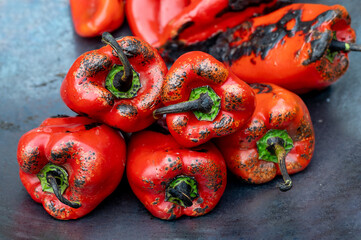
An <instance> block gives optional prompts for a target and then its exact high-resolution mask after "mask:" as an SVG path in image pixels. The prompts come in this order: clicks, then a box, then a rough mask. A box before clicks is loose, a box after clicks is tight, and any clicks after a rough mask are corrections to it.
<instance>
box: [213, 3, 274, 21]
mask: <svg viewBox="0 0 361 240" xmlns="http://www.w3.org/2000/svg"><path fill="white" fill-rule="evenodd" d="M270 2H272V0H229V1H228V6H227V7H226V8H224V9H222V10H221V11H220V12H219V13H217V15H216V18H219V17H222V16H223V15H224V14H226V13H228V12H240V11H243V10H245V9H246V8H249V7H257V6H259V5H261V4H263V3H270Z"/></svg>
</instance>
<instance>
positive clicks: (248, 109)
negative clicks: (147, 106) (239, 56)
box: [154, 52, 255, 147]
mask: <svg viewBox="0 0 361 240" xmlns="http://www.w3.org/2000/svg"><path fill="white" fill-rule="evenodd" d="M162 102H163V104H164V105H165V106H166V107H163V108H159V109H157V110H155V111H154V114H155V115H156V116H157V115H162V114H167V116H166V121H167V126H168V128H169V131H170V133H171V134H172V135H173V137H174V138H175V139H176V140H177V141H178V143H180V144H182V145H183V146H186V147H193V146H197V145H200V144H202V143H205V142H207V141H208V140H210V139H211V138H214V137H221V136H225V135H228V134H231V133H234V132H235V131H236V130H238V129H239V128H241V127H242V125H243V124H245V123H246V122H247V121H248V119H249V118H250V117H251V116H252V113H253V110H254V108H255V101H254V93H253V91H252V89H251V88H250V87H249V86H248V85H247V84H246V83H244V82H243V81H241V80H240V79H238V78H237V77H236V76H235V75H234V74H233V73H232V72H231V71H229V70H228V69H227V68H226V67H225V66H224V65H223V64H222V63H221V62H219V61H217V60H216V59H215V58H213V57H212V56H210V55H209V54H206V53H203V52H189V53H186V54H184V55H182V56H181V57H180V58H179V59H177V61H176V62H175V63H174V64H173V66H172V67H171V68H170V69H169V72H168V74H167V75H166V78H165V80H164V84H163V90H162Z"/></svg>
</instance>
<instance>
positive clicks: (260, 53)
mask: <svg viewBox="0 0 361 240" xmlns="http://www.w3.org/2000/svg"><path fill="white" fill-rule="evenodd" d="M350 22H351V19H350V16H349V15H348V13H347V11H346V9H345V8H344V7H342V6H340V5H335V6H326V5H321V4H291V5H288V6H286V7H283V8H281V9H279V10H277V11H274V12H272V13H269V14H267V15H264V16H260V17H256V18H252V19H251V20H249V21H247V22H245V23H243V24H241V25H238V26H236V27H234V28H232V29H229V30H228V31H225V32H224V33H221V34H218V35H216V36H214V37H212V38H210V39H208V40H207V41H205V42H202V43H199V44H196V45H193V46H189V47H187V48H184V46H182V45H179V47H180V49H181V52H182V51H191V50H193V49H197V50H200V51H205V52H208V53H210V54H211V55H212V56H214V57H215V58H217V59H218V60H220V61H222V62H223V63H225V64H226V65H229V66H230V68H231V70H232V71H233V72H234V73H235V74H236V75H237V76H238V77H239V78H241V79H242V80H244V81H246V82H248V83H255V82H269V83H274V84H277V85H279V86H282V87H284V88H286V89H288V90H291V91H294V92H296V93H305V92H308V91H310V90H313V89H322V88H325V87H327V86H329V85H330V84H332V83H333V82H335V81H336V80H337V79H338V78H339V77H340V76H342V74H343V73H345V71H346V70H347V67H348V64H349V60H348V57H347V55H348V53H347V51H349V50H359V49H360V47H359V46H356V45H354V44H352V43H353V42H354V41H355V32H354V30H353V29H352V28H351V27H350ZM172 46H173V48H174V46H176V44H174V43H173V45H172ZM173 50H175V51H177V50H178V49H177V48H174V49H173ZM170 55H171V54H170ZM175 57H176V56H175Z"/></svg>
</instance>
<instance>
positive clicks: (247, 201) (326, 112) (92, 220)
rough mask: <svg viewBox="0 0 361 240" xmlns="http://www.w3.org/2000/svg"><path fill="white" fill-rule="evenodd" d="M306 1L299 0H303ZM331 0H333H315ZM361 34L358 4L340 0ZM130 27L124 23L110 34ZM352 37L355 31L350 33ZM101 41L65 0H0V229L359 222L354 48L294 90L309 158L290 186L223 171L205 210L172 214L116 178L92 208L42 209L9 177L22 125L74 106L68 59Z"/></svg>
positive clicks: (352, 229) (85, 233)
mask: <svg viewBox="0 0 361 240" xmlns="http://www.w3.org/2000/svg"><path fill="white" fill-rule="evenodd" d="M303 2H306V1H303ZM316 2H323V3H327V4H336V3H337V2H339V1H326V0H324V1H316ZM342 2H343V4H344V6H346V8H347V9H348V10H349V12H350V15H351V17H352V20H353V22H352V26H353V28H354V29H355V31H356V32H357V33H358V34H361V27H360V26H359V25H360V23H361V16H360V15H361V14H360V13H361V4H360V3H359V1H357V0H348V1H342ZM129 34H131V33H130V31H129V29H128V28H127V26H126V24H125V25H123V27H122V28H121V29H119V30H117V31H116V32H114V35H115V36H116V37H119V36H121V35H129ZM359 42H361V40H359ZM100 46H102V44H101V42H100V38H93V39H83V38H80V37H78V36H77V35H76V34H75V33H74V31H73V27H72V22H71V18H70V9H69V6H68V0H0V92H1V104H0V113H1V114H0V143H1V144H0V239H129V238H131V239H134V238H138V239H143V238H147V239H148V238H154V239H159V238H161V239H167V238H177V239H183V238H211V239H220V238H225V237H226V238H237V239H240V238H244V239H262V238H264V239H266V238H267V239H276V238H278V239H319V238H320V239H330V238H331V239H332V238H342V239H348V238H349V239H356V238H357V237H359V236H360V231H361V200H360V196H361V188H360V183H361V168H360V159H361V134H360V132H361V128H360V127H361V123H360V117H361V107H360V103H361V101H360V99H361V86H360V77H361V76H360V75H361V69H360V67H359V66H360V60H361V53H351V54H350V61H351V64H350V67H349V70H348V72H347V73H346V74H345V75H344V76H343V77H342V79H340V80H339V81H338V82H337V83H336V84H334V85H333V86H332V87H330V88H328V89H326V90H324V91H321V92H316V93H310V94H307V95H303V96H302V98H303V99H304V101H305V103H306V104H307V106H308V107H309V110H310V113H311V117H312V119H313V123H314V127H315V132H316V150H315V154H314V157H313V159H312V161H311V164H310V165H309V167H308V168H307V169H306V170H305V171H304V172H301V173H299V174H296V175H293V176H292V178H293V181H294V188H293V189H292V190H291V191H289V192H286V193H282V192H280V191H279V190H278V189H277V188H276V184H277V182H279V181H280V180H281V179H277V180H275V181H273V182H270V183H268V184H265V185H261V186H254V185H248V184H244V183H241V182H239V181H238V180H237V179H236V178H235V177H233V176H229V183H228V185H227V188H226V191H225V194H224V196H223V197H222V199H221V201H220V202H219V204H218V206H217V207H216V208H215V209H214V210H213V211H212V212H211V213H209V214H207V215H205V216H203V217H199V218H189V217H182V218H180V219H178V220H176V221H170V222H167V221H162V220H158V219H156V218H153V217H152V216H151V215H150V214H149V213H148V212H147V211H146V210H145V208H144V207H143V206H142V204H141V203H140V202H139V201H138V200H137V199H136V197H135V196H134V194H133V193H132V192H131V190H130V188H129V186H128V183H127V181H126V179H125V178H123V181H122V183H121V184H120V186H119V187H118V189H117V190H116V191H115V192H114V193H113V194H112V195H111V196H110V197H108V198H107V199H106V200H105V201H104V202H103V203H102V204H100V205H99V206H98V207H97V208H96V210H94V211H93V212H91V213H90V214H89V215H87V216H85V217H84V218H81V219H78V220H75V221H59V220H55V219H53V218H52V217H50V216H49V215H48V214H47V213H46V212H45V210H43V207H42V206H41V205H40V204H37V203H35V202H33V201H32V199H31V198H30V196H29V195H28V193H27V192H26V191H25V189H24V188H23V186H22V184H21V182H20V179H19V177H18V165H17V161H16V149H17V143H18V140H19V138H20V137H21V135H22V134H24V133H25V132H27V131H29V130H30V129H32V128H35V127H37V126H38V125H39V124H40V123H41V122H42V121H43V120H44V119H45V118H47V117H49V116H52V115H56V114H69V115H75V114H74V113H72V112H71V111H70V110H68V109H67V107H66V106H65V105H64V103H63V102H62V101H61V98H60V96H59V87H60V85H61V82H62V80H63V78H64V76H65V74H66V73H67V70H68V69H69V68H70V66H71V64H72V63H73V62H74V60H75V59H76V58H77V57H78V56H79V55H80V54H81V53H83V52H84V51H88V50H92V49H94V48H98V47H100Z"/></svg>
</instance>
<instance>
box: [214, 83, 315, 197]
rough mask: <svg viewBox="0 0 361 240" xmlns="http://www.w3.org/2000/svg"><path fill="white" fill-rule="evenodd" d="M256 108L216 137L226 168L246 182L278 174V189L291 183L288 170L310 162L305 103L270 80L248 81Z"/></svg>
mask: <svg viewBox="0 0 361 240" xmlns="http://www.w3.org/2000/svg"><path fill="white" fill-rule="evenodd" d="M251 86H252V88H253V89H254V91H255V92H256V109H255V111H254V114H253V116H252V118H251V119H250V121H249V122H248V124H246V125H245V126H244V127H243V128H242V129H240V130H239V131H237V132H236V133H234V134H232V135H229V136H226V137H223V138H219V139H217V140H216V145H217V146H218V147H219V149H220V150H221V152H222V154H223V156H224V158H225V161H226V163H227V167H228V169H229V170H230V171H231V172H232V173H234V174H235V175H236V176H238V177H240V178H242V179H244V180H245V181H247V182H250V183H255V184H261V183H265V182H268V181H271V180H272V179H274V178H275V177H276V176H277V175H282V176H283V178H284V181H285V183H284V184H281V185H280V189H281V190H282V191H287V190H289V189H290V188H291V187H292V180H291V178H290V177H289V174H293V173H297V172H299V171H302V170H303V169H305V168H306V167H307V165H308V164H309V163H310V160H311V158H312V155H313V151H314V146H315V136H314V131H313V126H312V122H311V118H310V115H309V112H308V110H307V107H306V106H305V104H304V103H303V101H302V100H301V98H300V97H298V96H297V95H296V94H294V93H292V92H290V91H288V90H286V89H283V88H281V87H278V86H277V85H274V84H258V83H256V84H252V85H251Z"/></svg>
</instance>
